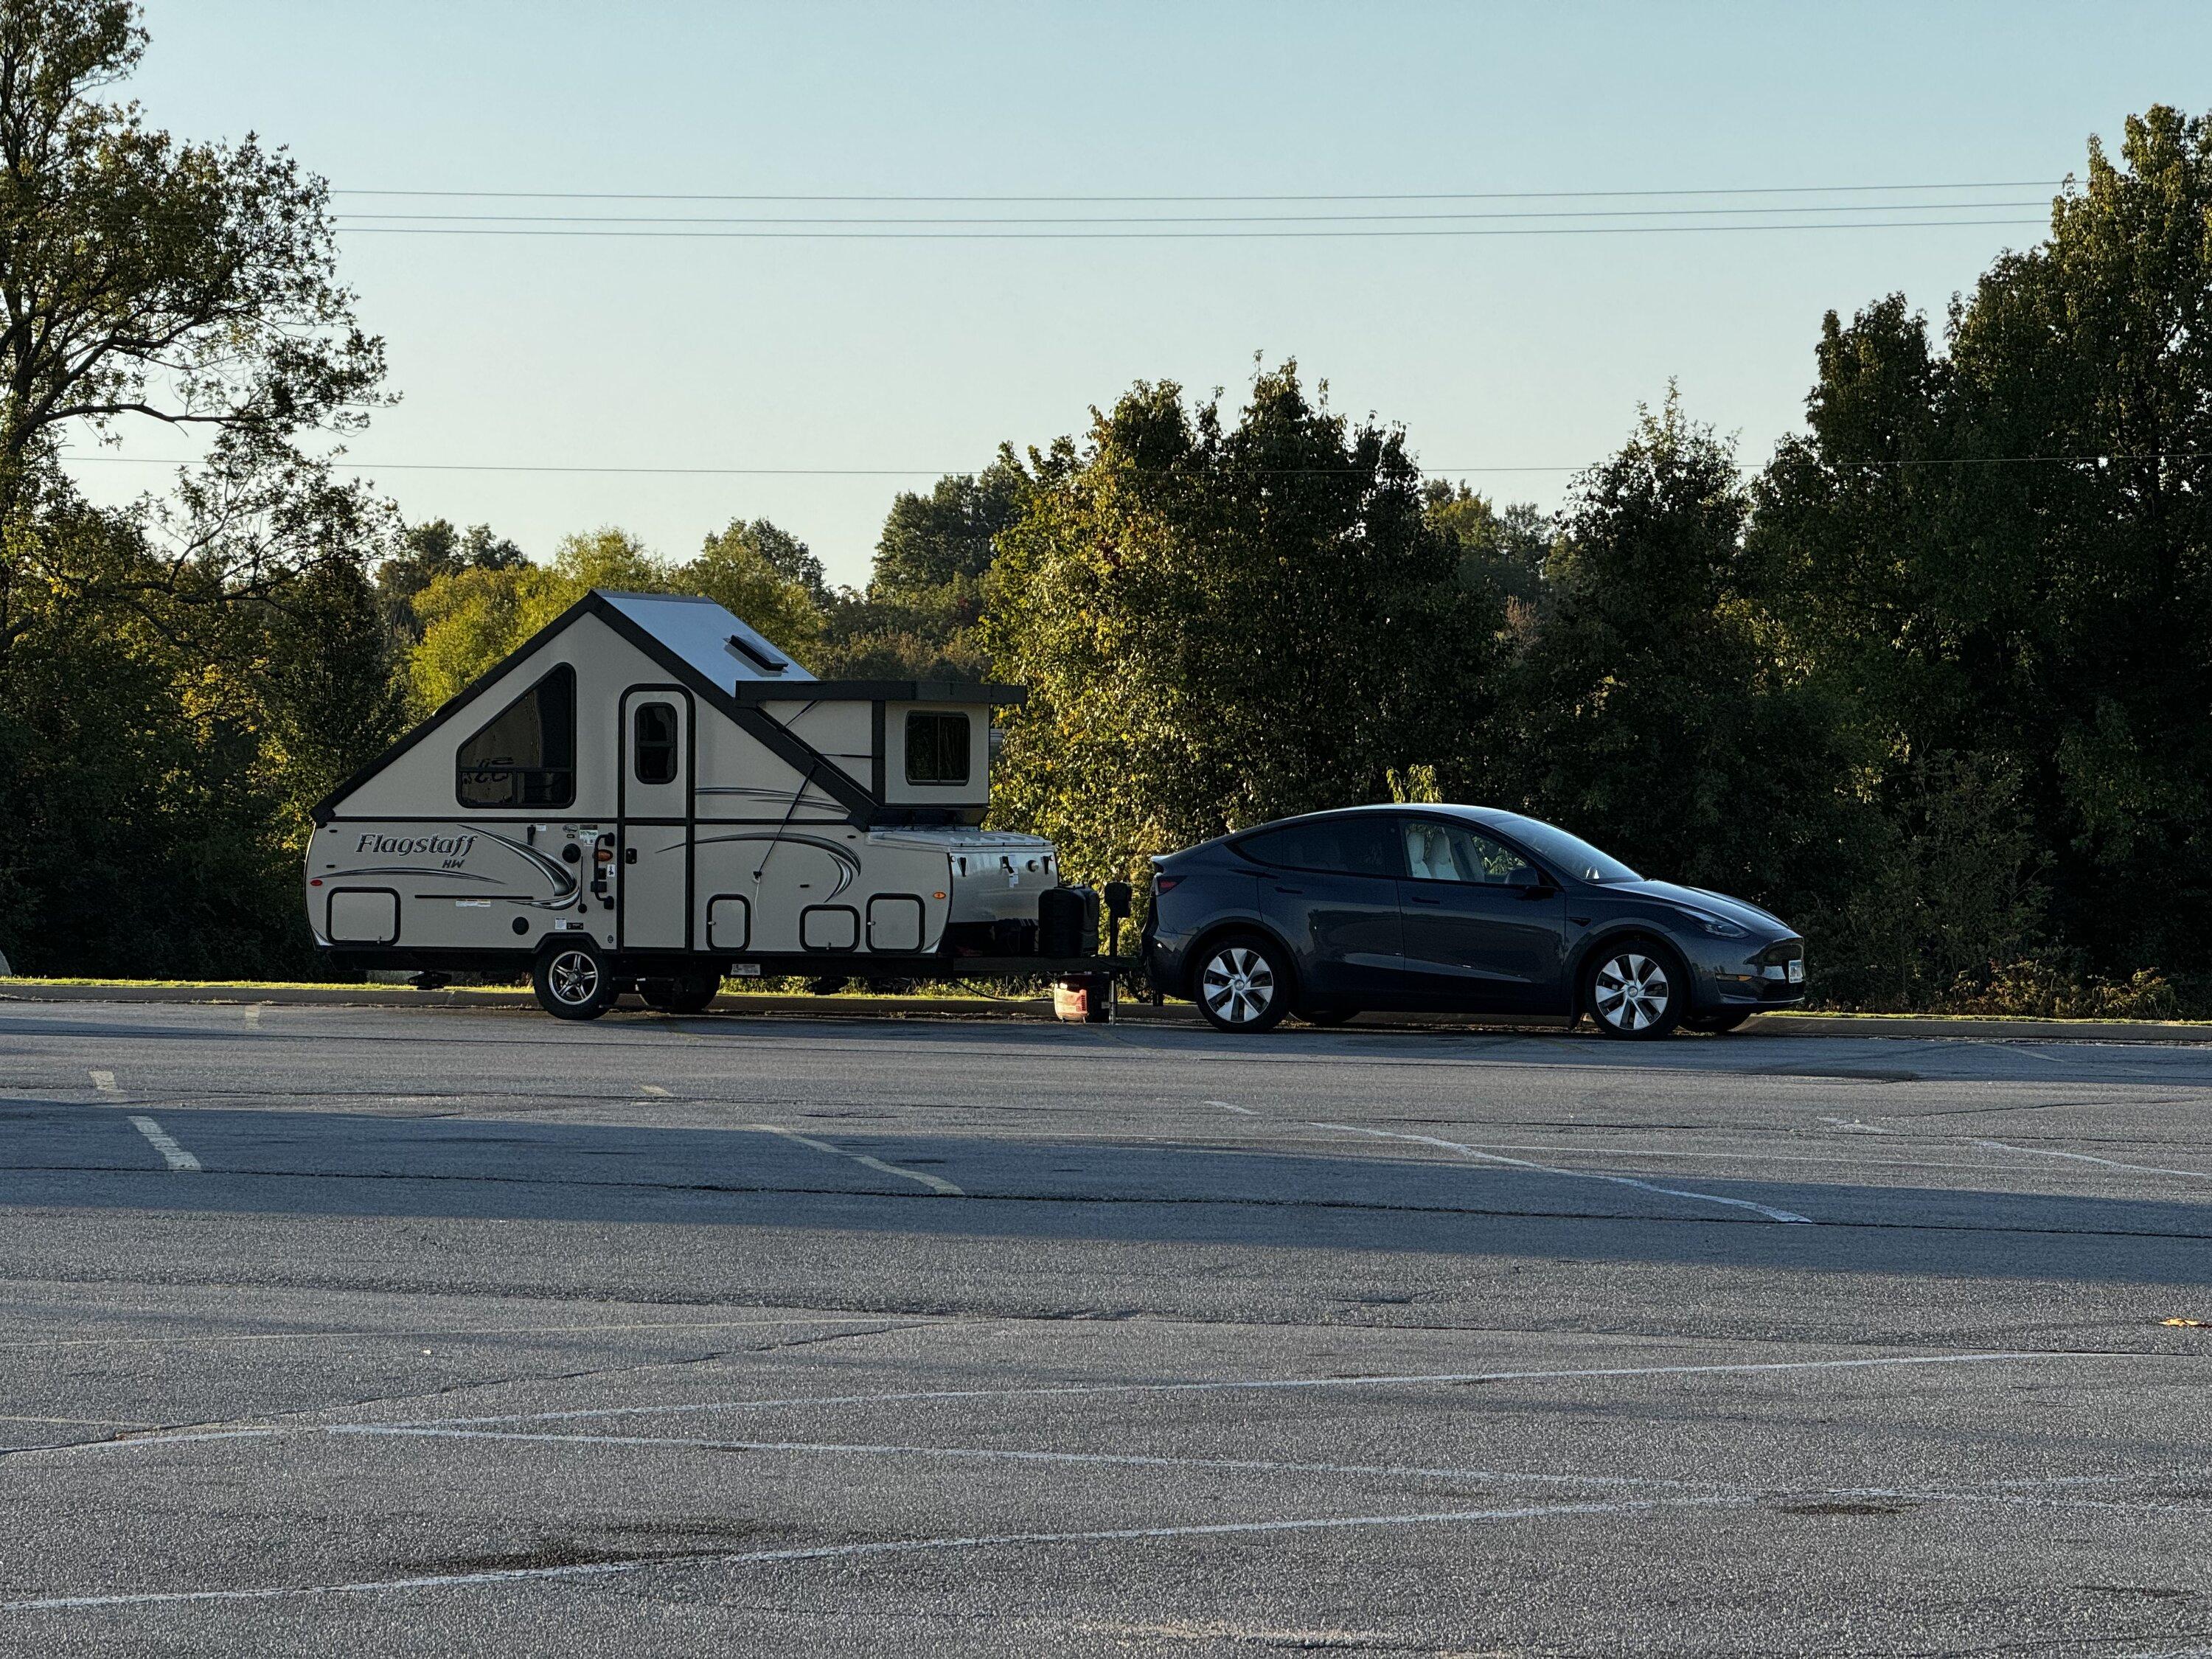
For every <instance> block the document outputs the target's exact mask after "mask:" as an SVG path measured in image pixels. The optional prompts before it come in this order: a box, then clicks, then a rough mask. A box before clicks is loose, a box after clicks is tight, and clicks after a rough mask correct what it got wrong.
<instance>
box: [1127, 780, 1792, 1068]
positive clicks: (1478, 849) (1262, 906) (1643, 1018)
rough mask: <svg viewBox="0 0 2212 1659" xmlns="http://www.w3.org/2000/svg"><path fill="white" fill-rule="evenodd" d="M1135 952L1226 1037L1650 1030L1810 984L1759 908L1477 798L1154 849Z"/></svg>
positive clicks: (1720, 1015) (1784, 998) (1785, 934)
mask: <svg viewBox="0 0 2212 1659" xmlns="http://www.w3.org/2000/svg"><path fill="white" fill-rule="evenodd" d="M1145 955H1146V966H1147V968H1148V969H1149V970H1150V972H1151V974H1152V983H1153V984H1154V985H1155V986H1157V987H1159V988H1160V989H1161V990H1162V991H1164V992H1165V993H1166V994H1169V995H1171V996H1183V997H1188V998H1189V999H1190V1000H1193V1001H1194V1002H1195V1003H1197V1004H1198V1006H1199V1008H1200V1011H1201V1012H1203V1013H1204V1014H1205V1015H1206V1018H1207V1019H1209V1020H1211V1021H1212V1023H1213V1024H1215V1025H1216V1026H1218V1027H1219V1028H1220V1029H1221V1030H1225V1031H1264V1030H1267V1029H1268V1028H1269V1027H1270V1026H1272V1025H1273V1024H1276V1023H1277V1022H1278V1021H1279V1020H1280V1019H1281V1018H1283V1016H1284V1015H1285V1014H1287V1013H1293V1012H1295V1013H1297V1015H1299V1016H1300V1017H1301V1018H1304V1019H1307V1020H1310V1021H1312V1022H1314V1023H1315V1024H1336V1023H1338V1022H1340V1021H1342V1020H1346V1019H1349V1018H1351V1017H1352V1015H1354V1014H1356V1013H1358V1012H1362V1011H1363V1010H1366V1009H1377V1010H1383V1009H1388V1010H1393V1011H1397V1010H1419V1009H1430V1010H1447V1011H1453V1012H1480V1013H1531V1014H1569V1015H1579V1014H1588V1015H1589V1017H1590V1018H1591V1019H1592V1020H1594V1021H1595V1023H1596V1025H1597V1028H1598V1030H1600V1031H1601V1032H1603V1033H1605V1034H1606V1035H1607V1036H1620V1037H1660V1036H1666V1035H1667V1034H1668V1032H1670V1031H1672V1030H1674V1028H1675V1027H1676V1026H1678V1025H1680V1026H1683V1027H1686V1028H1687V1029H1688V1030H1697V1031H1714V1032H1718V1031H1728V1030H1734V1029H1735V1027H1736V1026H1738V1025H1741V1024H1743V1022H1744V1021H1745V1020H1747V1019H1748V1018H1750V1017H1751V1016H1752V1015H1753V1014H1754V1013H1757V1012H1759V1010H1761V1009H1763V1008H1781V1007H1787V1006H1790V1005H1791V1004H1793V1003H1796V1002H1800V1001H1802V1000H1803V999H1804V994H1805V988H1804V980H1805V941H1804V940H1803V939H1801V938H1799V937H1798V936H1797V934H1796V933H1795V932H1793V931H1792V930H1791V929H1790V927H1788V926H1787V925H1786V924H1784V923H1783V922H1782V921H1778V920H1777V919H1776V918H1775V917H1773V916H1771V915H1767V913H1766V912H1765V911H1764V910H1761V909H1759V908H1757V907H1756V906H1753V905H1749V904H1746V903H1745V902H1743V901H1742V900H1741V899H1733V898H1729V897H1728V896H1725V895H1723V894H1720V893H1708V892H1704V891H1701V890H1699V889H1697V888H1694V887H1677V886H1675V885H1674V884H1671V883H1668V882H1663V881H1646V880H1645V879H1644V878H1643V877H1642V876H1639V875H1638V874H1637V873H1636V872H1635V871H1633V870H1632V869H1630V868H1629V867H1628V866H1626V865H1625V864H1623V863H1621V862H1620V860H1618V859H1615V858H1612V857H1609V856H1608V855H1607V854H1604V853H1601V852H1600V851H1599V850H1598V849H1597V848H1595V847H1593V846H1591V845H1590V844H1589V842H1586V841H1583V840H1581V839H1580V838H1579V837H1577V836H1571V835H1569V834H1568V833H1567V832H1566V831H1565V830H1564V829H1559V828H1558V827H1556V826H1555V825H1553V824H1549V823H1542V822H1541V821H1539V820H1538V819H1535V818H1528V817H1521V816H1520V815H1519V814H1517V813H1514V812H1499V811H1492V809H1490V808H1488V807H1484V806H1359V807H1353V808H1352V809H1350V810H1349V811H1340V812H1318V813H1315V814H1313V815H1311V816H1310V817H1299V818H1283V819H1280V820H1279V821H1277V822H1275V823H1263V824H1261V825H1260V826H1259V827H1258V828H1257V829H1247V830H1243V831H1242V832H1241V833H1239V834H1237V835H1233V836H1222V837H1220V838H1219V839H1218V840H1215V841H1209V842H1202V843H1201V844H1200V845H1199V846H1196V847H1191V848H1185V849H1184V850H1183V851H1182V852H1180V853H1173V854H1169V855H1168V856H1167V857H1165V858H1158V859H1154V860H1152V914H1151V915H1150V917H1149V918H1148V919H1147V921H1146V926H1145Z"/></svg>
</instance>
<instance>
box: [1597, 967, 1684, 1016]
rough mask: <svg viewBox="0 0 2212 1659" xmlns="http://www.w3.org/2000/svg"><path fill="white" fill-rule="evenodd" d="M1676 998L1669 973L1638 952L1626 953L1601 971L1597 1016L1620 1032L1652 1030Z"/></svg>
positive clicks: (1599, 975)
mask: <svg viewBox="0 0 2212 1659" xmlns="http://www.w3.org/2000/svg"><path fill="white" fill-rule="evenodd" d="M1673 1000H1674V987H1673V986H1671V985H1669V984H1668V982H1667V970H1666V969H1664V968H1662V967H1661V966H1660V965H1659V964H1658V963H1656V962H1655V961H1653V960H1652V959H1651V958H1650V957H1647V956H1643V955H1640V954H1639V953H1638V952H1637V951H1622V952H1621V953H1620V955H1619V956H1617V957H1613V960H1612V961H1610V962H1608V963H1606V964H1605V966H1604V967H1602V968H1601V969H1598V970H1597V1017H1598V1018H1600V1019H1601V1020H1603V1021H1604V1022H1605V1023H1606V1024H1608V1025H1610V1026H1612V1027H1613V1030H1616V1031H1642V1030H1648V1029H1650V1027H1651V1026H1652V1025H1655V1024H1657V1023H1658V1022H1659V1020H1660V1019H1661V1018H1662V1017H1664V1015H1665V1014H1666V1012H1667V1008H1668V1004H1670V1003H1671V1002H1672V1001H1673Z"/></svg>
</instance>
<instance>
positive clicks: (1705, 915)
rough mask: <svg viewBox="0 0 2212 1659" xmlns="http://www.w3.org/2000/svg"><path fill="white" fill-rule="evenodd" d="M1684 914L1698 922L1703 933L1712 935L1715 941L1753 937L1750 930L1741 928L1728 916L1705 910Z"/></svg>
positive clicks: (1689, 911)
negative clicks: (1713, 913)
mask: <svg viewBox="0 0 2212 1659" xmlns="http://www.w3.org/2000/svg"><path fill="white" fill-rule="evenodd" d="M1682 914H1683V915H1686V916H1687V917H1689V919H1690V920H1691V921H1694V922H1696V923H1697V924H1698V926H1699V928H1700V929H1701V930H1702V931H1704V932H1705V933H1711V935H1712V936H1713V937H1714V938H1715V939H1749V938H1750V937H1751V929H1750V928H1748V927H1737V926H1736V925H1735V923H1734V922H1732V921H1729V919H1728V918H1727V917H1726V916H1717V915H1712V914H1711V912H1709V911H1705V910H1685V911H1684V912H1683V913H1682Z"/></svg>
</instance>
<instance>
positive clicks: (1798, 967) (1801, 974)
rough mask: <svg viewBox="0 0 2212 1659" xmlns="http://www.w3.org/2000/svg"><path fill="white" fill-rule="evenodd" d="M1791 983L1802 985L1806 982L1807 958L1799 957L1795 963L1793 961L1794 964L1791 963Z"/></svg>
mask: <svg viewBox="0 0 2212 1659" xmlns="http://www.w3.org/2000/svg"><path fill="white" fill-rule="evenodd" d="M1804 982H1805V958H1804V957H1797V958H1796V959H1795V960H1794V961H1792V962H1791V963H1790V983H1791V984H1792V985H1802V984H1803V983H1804Z"/></svg>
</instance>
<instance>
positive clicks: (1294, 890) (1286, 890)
mask: <svg viewBox="0 0 2212 1659" xmlns="http://www.w3.org/2000/svg"><path fill="white" fill-rule="evenodd" d="M1275 890H1276V891H1277V892H1279V893H1303V892H1304V891H1305V889H1304V888H1303V887H1278V888H1276V889H1275Z"/></svg>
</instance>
